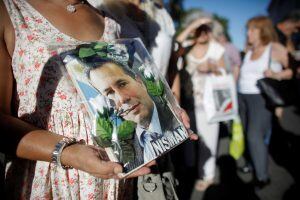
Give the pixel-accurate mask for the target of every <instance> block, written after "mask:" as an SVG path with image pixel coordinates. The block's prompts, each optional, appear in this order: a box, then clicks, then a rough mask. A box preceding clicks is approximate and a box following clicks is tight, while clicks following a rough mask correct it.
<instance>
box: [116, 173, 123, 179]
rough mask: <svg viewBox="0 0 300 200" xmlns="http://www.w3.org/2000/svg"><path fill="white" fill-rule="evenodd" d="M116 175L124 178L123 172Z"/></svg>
mask: <svg viewBox="0 0 300 200" xmlns="http://www.w3.org/2000/svg"><path fill="white" fill-rule="evenodd" d="M117 176H118V177H119V178H124V177H125V173H118V174H117Z"/></svg>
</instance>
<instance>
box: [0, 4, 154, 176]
mask: <svg viewBox="0 0 300 200" xmlns="http://www.w3.org/2000/svg"><path fill="white" fill-rule="evenodd" d="M11 29H12V24H11V22H10V19H9V16H8V13H7V11H6V9H5V6H4V4H3V2H2V1H0V129H1V135H0V137H1V139H0V148H1V149H0V150H1V152H3V153H5V154H10V155H15V156H17V157H19V158H24V159H29V160H41V161H47V162H51V156H52V152H53V150H54V148H55V145H56V144H57V143H58V142H59V141H61V140H62V139H63V136H61V135H58V134H55V133H51V132H49V131H46V130H41V129H39V128H37V127H35V126H33V125H31V124H29V123H26V122H24V121H22V120H20V119H18V118H16V117H13V116H12V115H11V113H12V112H11V101H12V94H13V73H12V67H11V54H10V53H9V52H11V53H12V52H13V51H12V49H11V48H10V50H8V47H12V46H13V45H12V44H11V43H12V40H11V38H12V37H11V34H10V33H11V31H9V30H11ZM102 151H103V150H102ZM100 152H101V149H95V147H91V146H87V145H83V144H74V145H71V146H68V147H66V148H65V149H64V150H63V152H62V155H61V163H62V164H63V165H70V166H73V167H74V168H76V169H79V170H82V171H85V172H88V173H90V174H92V175H94V176H96V177H99V178H118V174H119V173H120V172H122V166H121V165H119V164H118V163H114V162H110V161H106V160H101V159H100V158H99V154H100ZM149 172H150V169H149V168H148V167H144V168H142V169H141V170H138V171H137V172H136V173H134V174H132V176H138V175H143V174H146V173H149Z"/></svg>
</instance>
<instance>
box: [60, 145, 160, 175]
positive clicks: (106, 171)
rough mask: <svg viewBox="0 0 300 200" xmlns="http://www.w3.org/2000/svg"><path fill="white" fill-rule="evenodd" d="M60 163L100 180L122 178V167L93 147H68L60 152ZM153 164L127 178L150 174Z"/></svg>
mask: <svg viewBox="0 0 300 200" xmlns="http://www.w3.org/2000/svg"><path fill="white" fill-rule="evenodd" d="M61 163H62V164H64V165H71V166H72V167H74V168H75V169H78V170H82V171H85V172H87V173H89V174H91V175H92V176H95V177H98V178H102V179H111V178H113V179H121V178H124V174H123V173H122V172H123V167H122V166H121V165H120V164H119V163H116V162H112V161H109V158H108V156H107V154H106V152H105V150H104V149H102V148H99V147H95V146H90V145H83V144H74V145H71V146H68V147H66V148H65V149H64V150H63V152H62V155H61ZM154 164H155V162H151V163H149V164H148V165H147V166H145V167H142V168H140V169H139V170H137V171H135V172H134V173H132V174H130V175H129V176H128V178H132V177H136V176H142V175H145V174H148V173H150V168H149V167H150V166H151V165H154Z"/></svg>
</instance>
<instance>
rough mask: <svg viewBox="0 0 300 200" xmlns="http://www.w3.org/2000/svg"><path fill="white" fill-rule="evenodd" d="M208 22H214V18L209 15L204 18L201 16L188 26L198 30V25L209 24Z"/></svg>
mask: <svg viewBox="0 0 300 200" xmlns="http://www.w3.org/2000/svg"><path fill="white" fill-rule="evenodd" d="M208 23H212V20H211V19H210V18H208V17H203V18H199V19H196V20H194V21H193V22H192V23H191V24H190V25H189V26H188V28H189V29H190V30H196V29H197V28H198V27H200V26H201V25H203V24H208Z"/></svg>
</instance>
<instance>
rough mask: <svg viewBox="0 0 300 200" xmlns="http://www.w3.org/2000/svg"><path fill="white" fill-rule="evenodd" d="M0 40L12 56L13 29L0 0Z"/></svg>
mask: <svg viewBox="0 0 300 200" xmlns="http://www.w3.org/2000/svg"><path fill="white" fill-rule="evenodd" d="M0 40H1V43H2V42H3V43H4V44H5V46H6V48H7V49H6V50H7V51H8V52H9V53H10V54H12V52H13V49H14V28H13V25H12V23H11V20H10V17H9V15H8V12H7V10H6V7H5V5H4V2H3V1H2V0H0ZM1 46H2V45H1ZM1 48H2V47H1Z"/></svg>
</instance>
